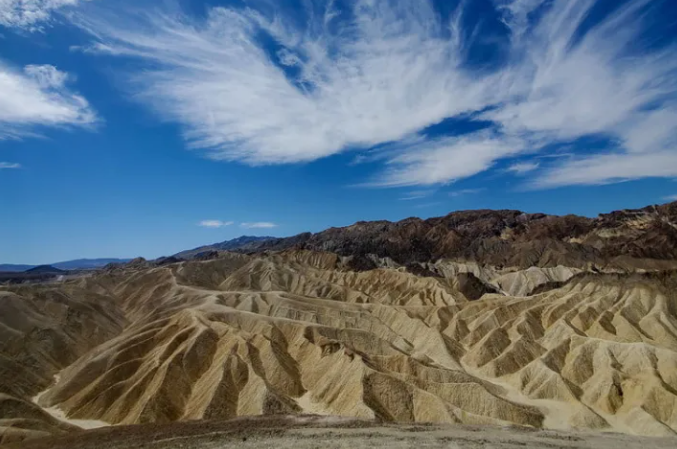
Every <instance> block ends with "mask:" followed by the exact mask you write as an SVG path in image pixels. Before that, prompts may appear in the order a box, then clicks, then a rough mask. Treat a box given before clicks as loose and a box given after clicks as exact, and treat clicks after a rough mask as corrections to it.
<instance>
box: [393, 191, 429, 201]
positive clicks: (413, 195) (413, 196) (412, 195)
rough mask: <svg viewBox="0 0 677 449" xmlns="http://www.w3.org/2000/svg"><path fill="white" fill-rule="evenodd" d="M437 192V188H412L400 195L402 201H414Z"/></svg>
mask: <svg viewBox="0 0 677 449" xmlns="http://www.w3.org/2000/svg"><path fill="white" fill-rule="evenodd" d="M434 194H435V190H412V191H410V192H407V193H405V194H404V195H403V196H401V197H400V201H413V200H420V199H422V198H427V197H429V196H431V195H434Z"/></svg>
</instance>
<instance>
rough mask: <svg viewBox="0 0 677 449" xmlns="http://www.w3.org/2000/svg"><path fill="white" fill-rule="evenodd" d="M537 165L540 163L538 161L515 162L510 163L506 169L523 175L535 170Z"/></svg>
mask: <svg viewBox="0 0 677 449" xmlns="http://www.w3.org/2000/svg"><path fill="white" fill-rule="evenodd" d="M539 166H540V164H539V163H538V162H518V163H516V164H512V165H511V166H510V167H508V168H507V169H506V171H508V172H510V173H514V174H516V175H524V174H526V173H529V172H531V171H534V170H536V169H537V168H538V167H539Z"/></svg>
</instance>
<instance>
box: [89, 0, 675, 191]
mask: <svg viewBox="0 0 677 449" xmlns="http://www.w3.org/2000/svg"><path fill="white" fill-rule="evenodd" d="M649 1H650V0H628V1H627V2H625V3H624V4H623V5H621V6H620V7H618V8H616V9H615V10H614V12H613V13H611V14H610V15H609V16H608V17H606V18H604V19H603V20H602V21H601V22H600V23H598V24H596V25H595V26H593V27H592V28H590V29H589V30H587V31H586V32H584V33H581V32H580V30H581V27H582V25H583V23H584V22H585V21H586V20H587V19H588V18H589V17H590V16H591V11H592V9H593V7H594V6H595V5H596V4H597V2H596V1H595V0H567V1H558V2H550V1H546V0H495V3H496V5H497V6H496V7H497V9H498V10H499V11H500V12H501V13H502V14H503V20H504V22H505V23H506V25H507V27H508V29H509V30H510V33H511V34H510V37H511V39H509V40H507V41H506V42H507V43H506V45H508V48H507V49H506V62H505V63H504V64H503V65H502V66H501V67H500V68H498V69H496V70H494V71H489V70H488V69H487V68H486V67H482V68H476V66H472V65H468V64H467V56H468V53H469V50H468V48H469V44H470V40H471V39H472V38H464V36H469V35H470V36H472V35H476V33H473V32H472V30H467V29H464V28H463V27H464V26H466V25H467V24H465V22H464V21H463V20H462V18H463V15H462V12H463V11H462V10H461V9H459V11H458V13H457V14H455V15H453V16H452V17H451V18H450V19H449V20H446V19H445V20H441V18H440V17H441V16H440V15H439V14H437V12H436V11H435V10H434V8H433V7H432V6H431V4H430V2H429V1H425V0H400V1H393V0H381V1H375V0H356V1H354V2H351V3H350V5H351V6H346V7H345V8H349V9H350V10H341V9H340V8H339V7H338V6H337V5H335V4H334V2H329V3H328V6H326V5H327V3H326V2H325V3H324V4H325V6H326V8H325V9H323V10H321V11H320V13H318V11H316V9H317V8H318V4H321V3H322V2H317V3H314V2H306V4H307V5H310V6H309V8H311V9H313V8H314V9H313V14H308V15H307V16H308V17H309V19H308V21H307V23H305V24H302V25H299V23H300V22H299V20H295V19H298V18H294V19H292V18H289V17H287V16H286V15H285V13H284V12H282V11H275V12H264V9H257V5H258V2H257V1H253V2H251V3H249V5H250V7H249V8H247V9H238V8H223V7H215V8H212V9H210V10H209V13H208V15H207V18H206V19H204V20H202V19H195V18H191V17H187V16H184V15H181V14H180V13H176V12H175V11H174V12H167V11H147V12H146V13H143V14H140V15H138V16H134V17H130V16H116V15H115V14H112V13H109V12H102V10H101V9H100V8H96V9H95V10H92V11H93V12H89V13H86V14H83V15H81V16H80V18H79V20H78V21H77V23H78V24H79V25H80V26H81V27H83V28H84V29H86V30H88V31H90V32H91V34H92V35H93V36H94V38H95V42H94V43H93V44H92V45H91V46H90V47H88V48H87V50H86V51H88V52H96V53H106V54H110V55H115V56H128V57H134V58H138V59H140V60H142V61H145V62H146V63H147V64H148V66H147V68H146V70H144V71H142V72H139V74H138V75H137V76H133V77H132V86H133V91H134V92H133V93H134V94H135V97H136V98H139V99H141V100H142V101H145V102H147V103H148V104H149V105H151V106H152V107H153V108H154V109H155V110H156V111H158V113H159V114H161V115H162V116H164V117H165V118H166V119H168V120H173V121H176V122H178V123H181V124H182V125H183V127H184V129H185V136H186V139H187V140H188V142H189V143H190V146H192V147H195V148H201V149H204V150H206V151H207V154H208V155H209V157H211V158H214V159H219V160H231V161H240V162H244V163H247V164H251V165H257V164H278V163H292V162H301V161H312V160H316V159H318V158H322V157H326V156H329V155H332V154H336V153H339V152H342V151H346V150H348V149H364V148H369V147H373V146H380V145H384V144H385V148H384V150H383V153H381V156H380V159H379V157H374V156H373V154H370V157H369V158H368V160H370V161H380V162H382V163H385V169H384V171H383V172H382V173H380V174H379V175H377V176H376V177H375V178H374V179H373V180H372V181H371V182H369V183H368V185H372V186H384V187H401V186H432V185H436V184H446V183H450V182H454V181H456V180H459V179H462V178H466V177H469V176H473V175H475V174H478V173H481V172H483V171H486V170H489V169H491V168H492V167H493V166H494V165H495V163H496V162H497V161H498V160H501V159H505V158H510V157H514V156H515V155H520V156H521V157H523V158H524V159H528V157H529V155H532V156H533V157H537V155H536V153H538V152H543V151H545V150H543V149H544V148H549V147H550V148H551V147H553V145H552V144H558V145H562V144H567V143H571V142H575V141H576V140H578V139H580V138H583V137H587V136H593V135H594V136H604V137H606V138H608V139H609V140H610V141H611V142H613V143H614V145H615V146H616V148H615V150H614V151H615V153H614V154H612V155H609V154H599V153H598V151H599V150H597V149H592V148H591V149H589V150H588V152H587V153H584V154H583V155H582V156H574V157H571V158H568V159H565V158H561V159H559V160H556V161H555V160H553V162H552V165H549V166H548V167H545V169H544V170H542V171H540V173H539V176H538V179H537V180H536V181H535V182H534V184H535V185H538V186H541V187H548V186H549V187H554V186H559V185H567V184H579V183H604V182H613V181H615V180H618V179H634V178H641V177H647V176H673V174H671V173H672V172H673V171H672V170H669V169H666V168H665V167H659V166H655V165H651V164H650V162H651V161H653V162H657V161H666V160H671V158H672V157H673V156H674V154H675V152H677V147H676V143H677V128H676V127H674V126H671V123H674V122H675V118H677V113H676V112H675V111H677V103H676V99H677V76H676V74H677V47H676V46H668V47H664V48H659V49H647V48H641V42H642V40H641V37H643V36H645V35H644V34H643V33H644V32H645V31H646V30H648V29H651V23H649V22H648V21H647V17H649V16H648V15H647V13H646V11H645V10H644V9H643V8H645V7H646V6H647V5H648V4H649ZM465 3H466V2H461V5H464V4H465ZM267 5H268V6H271V3H270V2H267ZM273 5H274V4H273ZM320 9H322V8H320ZM265 10H266V11H270V8H267V9H265ZM537 10H538V14H534V12H535V11H537ZM261 33H264V34H268V36H269V37H271V38H272V39H273V40H274V41H275V42H276V43H277V45H278V46H279V47H280V50H279V51H277V52H276V53H275V54H274V55H271V54H270V48H269V47H266V46H264V45H263V44H262V43H261V39H260V36H261ZM469 113H474V115H473V117H476V118H479V119H482V120H488V121H490V122H492V123H493V126H492V127H491V131H480V132H476V133H473V134H469V135H465V136H457V137H438V138H435V139H429V138H426V137H424V136H421V135H419V134H418V133H420V132H421V131H422V130H424V129H425V128H427V127H428V126H431V125H434V124H437V123H439V122H441V121H442V120H444V119H445V118H449V117H455V116H459V115H461V114H469ZM637 155H640V156H637ZM638 157H639V158H640V159H641V158H646V159H645V161H644V162H642V163H638V164H634V163H633V162H635V161H637V158H638ZM359 158H360V156H358V159H356V160H364V159H359ZM588 162H593V164H602V166H603V167H608V166H610V165H611V166H616V167H619V168H622V173H616V174H614V173H610V172H609V170H601V171H599V172H597V174H595V172H593V171H592V170H583V171H582V172H581V171H579V170H577V168H580V167H582V166H583V165H585V164H587V163H588ZM528 163H530V162H529V161H528V160H526V161H525V162H524V164H528ZM534 164H535V163H532V165H534ZM609 164H610V165H609ZM525 167H527V165H523V166H522V169H524V168H525ZM583 168H585V167H583ZM516 173H520V172H519V171H516ZM522 173H524V170H522Z"/></svg>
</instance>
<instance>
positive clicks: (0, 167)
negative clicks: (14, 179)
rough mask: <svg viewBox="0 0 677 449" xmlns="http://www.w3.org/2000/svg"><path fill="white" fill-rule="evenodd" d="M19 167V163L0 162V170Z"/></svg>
mask: <svg viewBox="0 0 677 449" xmlns="http://www.w3.org/2000/svg"><path fill="white" fill-rule="evenodd" d="M17 168H21V164H17V163H15V162H0V170H6V169H17Z"/></svg>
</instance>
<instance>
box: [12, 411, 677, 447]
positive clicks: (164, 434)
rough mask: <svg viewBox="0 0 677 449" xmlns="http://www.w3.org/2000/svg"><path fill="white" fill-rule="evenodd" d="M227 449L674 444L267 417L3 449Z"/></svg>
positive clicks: (89, 434) (674, 441)
mask: <svg viewBox="0 0 677 449" xmlns="http://www.w3.org/2000/svg"><path fill="white" fill-rule="evenodd" d="M130 447H135V448H147V449H179V448H180V449H216V448H219V449H226V448H231V447H233V448H235V447H237V448H280V449H286V448H293V449H305V448H318V447H321V448H336V449H339V448H355V449H359V448H380V447H383V448H386V447H387V448H408V447H417V448H494V449H509V448H523V447H533V448H562V449H564V448H567V449H568V448H572V449H574V448H594V449H606V448H609V449H611V448H613V449H618V448H623V449H633V448H646V447H651V448H674V447H677V438H674V437H668V438H647V437H635V436H630V435H623V434H617V433H585V432H580V433H572V432H559V431H552V430H536V429H533V428H527V427H518V426H510V427H484V426H482V427H480V426H467V425H465V426H464V425H453V426H439V425H425V424H408V425H396V424H384V423H376V422H373V421H365V420H353V419H349V418H334V417H319V416H310V415H305V416H273V417H256V418H238V419H235V420H231V421H221V422H216V421H189V422H181V423H173V424H166V425H135V426H119V427H107V428H101V429H94V430H89V431H86V432H82V433H72V434H70V435H67V436H62V437H59V438H54V437H50V438H46V439H42V440H32V441H27V442H25V443H18V444H15V445H9V446H7V449H29V448H30V449H123V448H124V449H127V448H130Z"/></svg>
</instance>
